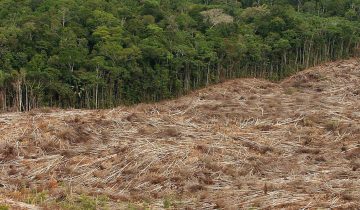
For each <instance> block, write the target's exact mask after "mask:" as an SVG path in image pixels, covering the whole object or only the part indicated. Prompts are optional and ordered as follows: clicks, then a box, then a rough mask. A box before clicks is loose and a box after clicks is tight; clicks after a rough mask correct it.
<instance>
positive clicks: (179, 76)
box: [0, 0, 360, 110]
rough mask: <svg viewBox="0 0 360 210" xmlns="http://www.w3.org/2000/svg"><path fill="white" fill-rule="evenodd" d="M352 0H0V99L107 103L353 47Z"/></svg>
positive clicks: (356, 9)
mask: <svg viewBox="0 0 360 210" xmlns="http://www.w3.org/2000/svg"><path fill="white" fill-rule="evenodd" d="M359 20H360V0H176V1H174V0H56V1H54V0H22V1H18V0H1V1H0V109H4V110H9V109H11V110H29V109H32V108H36V107H40V106H59V107H65V108H66V107H75V108H106V107H113V106H116V105H119V104H129V103H138V102H149V101H157V100H161V99H165V98H170V97H175V96H179V95H181V94H184V93H186V92H188V91H190V90H192V89H195V88H199V87H203V86H205V85H207V84H210V83H216V82H219V81H223V80H225V79H228V78H235V77H241V76H262V77H267V78H270V79H280V78H283V77H285V76H287V75H289V74H292V73H293V72H295V71H297V70H300V69H303V68H306V67H309V66H313V65H316V64H318V63H320V62H324V61H328V60H334V59H340V58H346V57H349V56H353V55H355V54H356V53H358V52H357V51H359V43H360V39H359V38H360V36H359V33H360V29H359V27H360V21H359Z"/></svg>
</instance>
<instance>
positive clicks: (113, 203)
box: [0, 59, 360, 209]
mask: <svg viewBox="0 0 360 210" xmlns="http://www.w3.org/2000/svg"><path fill="white" fill-rule="evenodd" d="M0 133H1V135H0V144H1V145H0V166H1V167H0V173H1V176H0V194H1V196H0V199H1V198H3V199H4V201H3V203H6V202H7V203H9V202H10V200H11V201H13V202H14V201H21V202H30V203H32V204H34V205H36V206H43V207H53V208H55V207H59V208H60V207H61V208H70V207H71V205H72V207H73V206H77V207H84V206H85V207H86V204H89V203H90V204H89V205H90V206H92V207H94V206H97V208H98V209H102V208H103V207H104V206H105V205H106V206H107V207H108V208H110V209H119V208H120V209H121V208H137V207H146V206H148V207H151V208H153V209H158V208H168V207H170V208H175V209H184V208H188V209H201V208H209V209H212V208H220V209H221V208H223V209H237V208H250V207H260V208H264V209H270V208H286V209H299V208H315V207H324V208H338V209H351V208H353V209H355V208H357V207H359V206H360V202H359V201H360V173H359V171H360V62H359V61H358V60H355V59H353V60H348V61H341V62H335V63H328V64H325V65H322V66H318V67H316V68H312V69H309V70H306V71H303V72H301V73H299V74H297V75H295V76H293V77H291V78H289V79H287V80H285V81H282V82H281V83H271V82H269V81H265V80H259V79H238V80H233V81H229V82H226V83H223V84H219V85H215V86H212V87H209V88H206V89H203V90H199V91H196V92H194V93H192V94H190V95H188V96H186V97H182V98H180V99H177V100H172V101H166V102H161V103H156V104H147V105H138V106H134V107H119V108H116V109H112V110H98V111H78V110H71V111H63V110H51V109H49V110H45V109H44V110H38V111H33V112H30V113H11V114H2V115H0ZM79 195H82V196H80V197H79ZM85 195H86V196H85ZM39 196H40V198H39ZM5 197H6V199H7V201H5ZM91 199H94V200H95V201H96V203H94V202H92V200H91ZM7 205H10V204H7ZM11 205H14V204H11ZM69 206H70V207H69ZM88 207H89V206H88Z"/></svg>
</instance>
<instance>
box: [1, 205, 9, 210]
mask: <svg viewBox="0 0 360 210" xmlns="http://www.w3.org/2000/svg"><path fill="white" fill-rule="evenodd" d="M9 209H10V208H9V207H8V206H5V205H0V210H9Z"/></svg>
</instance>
